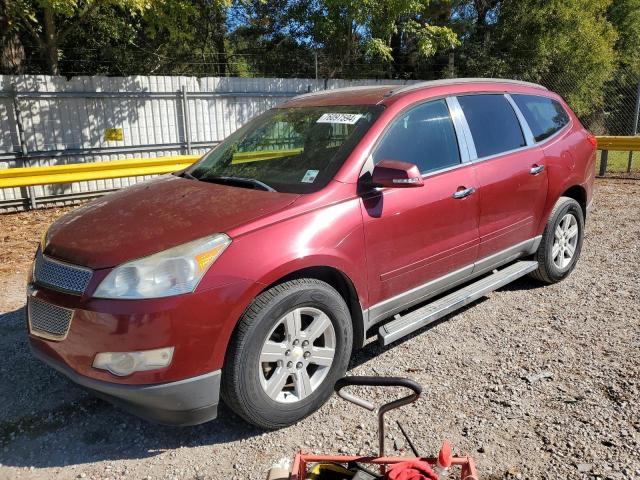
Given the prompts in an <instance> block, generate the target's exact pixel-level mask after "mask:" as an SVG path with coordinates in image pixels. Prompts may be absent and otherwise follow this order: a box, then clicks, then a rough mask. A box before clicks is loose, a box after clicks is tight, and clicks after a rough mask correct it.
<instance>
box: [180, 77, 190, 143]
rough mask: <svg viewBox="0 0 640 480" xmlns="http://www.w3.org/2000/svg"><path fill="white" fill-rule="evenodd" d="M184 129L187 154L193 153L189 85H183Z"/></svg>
mask: <svg viewBox="0 0 640 480" xmlns="http://www.w3.org/2000/svg"><path fill="white" fill-rule="evenodd" d="M181 99H182V130H183V131H184V139H185V143H186V144H187V155H191V121H190V119H189V101H188V99H187V87H186V86H184V85H183V86H182V96H181Z"/></svg>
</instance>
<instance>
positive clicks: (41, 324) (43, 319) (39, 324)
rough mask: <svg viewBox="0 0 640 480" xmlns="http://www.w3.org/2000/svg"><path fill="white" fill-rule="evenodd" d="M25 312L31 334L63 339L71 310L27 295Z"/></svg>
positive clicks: (68, 325)
mask: <svg viewBox="0 0 640 480" xmlns="http://www.w3.org/2000/svg"><path fill="white" fill-rule="evenodd" d="M27 314H28V316H29V331H30V332H31V333H32V334H33V335H36V336H38V337H44V338H48V339H50V340H64V339H65V338H66V336H67V332H68V331H69V327H70V326H71V317H73V310H69V309H68V308H63V307H58V306H57V305H52V304H50V303H47V302H43V301H42V300H38V299H37V298H34V297H29V299H28V303H27Z"/></svg>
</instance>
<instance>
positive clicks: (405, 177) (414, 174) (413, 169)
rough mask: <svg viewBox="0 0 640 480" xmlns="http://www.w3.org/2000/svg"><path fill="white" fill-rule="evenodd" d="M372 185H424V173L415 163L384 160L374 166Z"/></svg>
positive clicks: (397, 186) (404, 186)
mask: <svg viewBox="0 0 640 480" xmlns="http://www.w3.org/2000/svg"><path fill="white" fill-rule="evenodd" d="M371 185H372V186H374V187H387V188H406V187H421V186H422V185H424V182H423V181H422V174H421V173H420V170H418V167H417V166H416V165H415V164H414V163H409V162H402V161H400V160H382V161H380V162H378V164H377V165H376V166H375V167H373V173H372V174H371Z"/></svg>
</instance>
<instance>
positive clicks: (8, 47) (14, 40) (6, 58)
mask: <svg viewBox="0 0 640 480" xmlns="http://www.w3.org/2000/svg"><path fill="white" fill-rule="evenodd" d="M24 63H25V51H24V47H23V45H22V42H21V41H20V35H19V32H18V28H17V25H16V23H15V22H14V21H13V18H12V17H11V16H10V11H9V0H0V74H20V73H24V68H25V65H24Z"/></svg>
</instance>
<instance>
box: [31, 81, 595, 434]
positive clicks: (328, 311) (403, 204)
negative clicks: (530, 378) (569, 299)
mask: <svg viewBox="0 0 640 480" xmlns="http://www.w3.org/2000/svg"><path fill="white" fill-rule="evenodd" d="M595 143H596V142H595V138H594V137H593V136H592V135H590V134H589V133H588V132H587V131H586V130H585V129H584V127H583V126H582V125H581V124H580V121H579V120H578V119H577V118H576V116H575V115H574V114H573V113H572V112H571V110H570V109H569V107H568V106H567V105H566V103H565V102H564V101H563V100H562V99H561V98H560V97H559V96H558V95H556V94H554V93H552V92H549V91H548V90H546V89H545V88H543V87H541V86H539V85H534V84H528V83H523V82H516V81H508V80H491V79H478V80H466V79H458V80H445V81H437V82H426V83H422V84H418V85H412V86H405V87H397V86H376V87H357V88H349V89H344V90H333V91H329V92H319V93H312V94H308V95H302V96H299V97H296V98H294V99H292V100H290V101H288V102H286V103H284V104H282V105H280V106H279V107H278V108H274V109H272V110H269V111H268V112H266V113H264V114H262V115H260V116H258V117H257V118H255V119H254V120H252V121H251V122H249V123H248V124H247V125H245V126H244V127H242V128H241V129H239V130H238V131H236V132H235V133H233V134H232V135H231V136H229V137H228V138H227V139H226V140H225V141H224V142H222V143H221V144H220V145H219V146H217V147H216V148H214V149H213V150H212V151H210V152H209V153H208V154H206V155H205V156H204V157H202V159H201V160H199V161H198V162H196V163H195V164H194V165H193V166H192V167H191V168H189V169H187V170H185V171H183V172H180V173H178V174H175V175H169V176H164V177H160V178H157V179H155V180H152V181H150V182H146V183H143V184H139V185H136V186H134V187H131V188H127V189H124V190H121V191H119V192H117V193H114V194H111V195H108V196H105V197H103V198H100V199H98V200H95V201H93V202H91V203H88V204H86V205H85V206H83V207H82V208H79V209H77V210H75V211H73V212H71V213H70V214H67V215H65V216H64V217H62V218H61V219H59V220H58V221H57V222H55V223H54V224H53V225H52V226H51V227H50V228H49V231H48V232H47V233H46V235H45V236H44V237H43V239H42V242H41V245H40V247H39V248H38V251H37V253H36V257H35V261H34V267H33V275H32V278H31V279H30V283H29V297H28V323H29V335H30V337H29V338H30V342H31V345H32V347H33V352H34V354H35V355H36V356H37V357H39V358H40V359H42V360H43V361H44V362H46V363H47V364H49V365H51V366H52V367H53V368H55V369H57V370H59V371H60V372H62V373H64V374H65V375H66V376H68V377H69V378H70V379H71V380H73V381H75V382H77V383H78V384H80V385H82V386H84V387H87V388H89V389H90V390H92V391H94V392H95V393H96V394H97V395H100V396H103V397H105V398H107V399H109V400H110V401H112V402H114V403H117V404H121V405H123V406H124V407H126V408H128V409H129V410H131V411H133V412H134V413H136V414H138V415H140V416H142V417H145V418H149V419H153V420H155V421H159V422H161V423H168V424H180V425H187V424H196V423H201V422H205V421H207V420H210V419H212V418H215V416H216V411H217V405H218V403H219V401H220V396H222V399H224V401H225V403H226V404H227V405H229V406H230V407H231V408H232V409H233V410H234V411H235V412H237V413H238V414H239V415H241V416H242V417H243V418H245V419H246V420H247V421H249V422H252V423H254V424H256V425H259V426H261V427H266V428H276V427H280V426H284V425H289V424H291V423H293V422H296V421H298V420H300V419H301V418H303V417H304V416H306V415H308V414H310V413H311V412H313V411H314V410H316V409H317V408H319V407H320V406H321V405H322V404H323V403H324V402H325V401H326V400H327V398H328V397H329V395H330V394H331V391H332V386H333V384H334V382H335V381H336V379H337V378H339V377H341V376H342V375H343V374H344V373H345V370H346V368H347V365H348V362H349V357H350V355H351V352H352V351H353V350H354V349H357V348H359V347H360V346H362V345H363V342H364V341H365V339H366V338H367V334H368V333H377V334H378V336H379V339H380V341H381V342H382V344H384V345H386V344H389V343H391V342H393V341H395V340H396V339H399V338H401V337H403V336H405V335H407V334H410V333H412V332H414V331H416V330H418V329H420V328H421V327H423V326H424V325H426V324H428V323H429V322H432V321H434V320H436V319H438V318H440V317H442V316H443V315H446V314H447V313H449V312H451V311H453V310H455V309H457V308H460V307H461V306H463V305H466V304H468V303H470V302H472V301H474V300H475V299H477V298H479V297H480V296H482V295H485V294H486V293H487V292H489V291H491V290H494V289H496V288H498V287H500V286H502V285H505V284H506V283H508V282H510V281H512V280H514V279H516V278H518V277H520V276H523V275H525V274H531V275H532V276H534V277H535V278H537V279H539V280H541V281H543V282H548V283H552V282H557V281H559V280H562V279H563V278H564V277H566V276H567V275H568V274H569V273H570V272H571V271H572V269H573V268H574V266H575V264H576V261H577V260H578V257H579V255H580V248H581V245H582V238H583V230H584V221H585V216H586V213H587V210H588V206H589V204H590V202H591V198H592V192H593V183H594V164H595V151H596V144H595ZM396 314H399V315H396ZM394 316H395V317H394ZM374 327H376V328H377V331H376V330H375V329H374Z"/></svg>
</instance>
